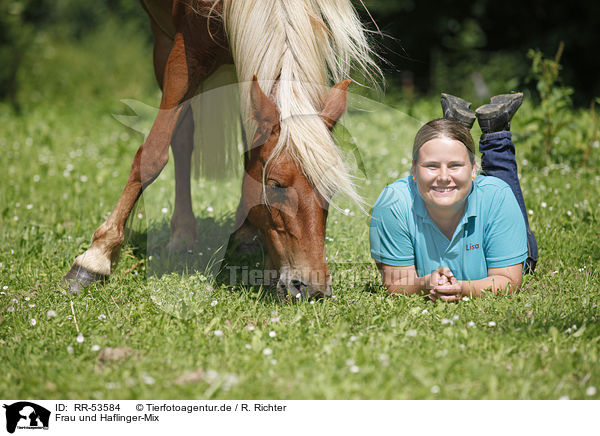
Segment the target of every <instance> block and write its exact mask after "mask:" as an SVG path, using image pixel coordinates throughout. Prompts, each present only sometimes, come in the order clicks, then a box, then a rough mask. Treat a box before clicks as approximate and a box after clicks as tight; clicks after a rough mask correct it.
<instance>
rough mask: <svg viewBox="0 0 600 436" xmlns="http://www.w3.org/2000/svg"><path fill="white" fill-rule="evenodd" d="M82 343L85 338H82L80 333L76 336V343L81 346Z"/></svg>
mask: <svg viewBox="0 0 600 436" xmlns="http://www.w3.org/2000/svg"><path fill="white" fill-rule="evenodd" d="M83 341H85V338H84V337H83V335H82V334H81V333H79V334H78V335H77V342H79V343H80V344H81V343H83Z"/></svg>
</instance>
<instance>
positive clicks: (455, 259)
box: [369, 175, 527, 280]
mask: <svg viewBox="0 0 600 436" xmlns="http://www.w3.org/2000/svg"><path fill="white" fill-rule="evenodd" d="M369 239H370V243H371V256H372V257H373V259H374V260H375V261H376V262H381V263H383V264H386V265H391V266H410V265H415V267H416V270H417V274H418V276H419V277H423V276H425V275H427V274H431V273H432V272H433V271H435V270H436V269H437V268H439V267H440V266H446V267H448V268H450V270H451V271H452V273H453V274H454V276H455V277H456V278H457V279H458V280H478V279H482V278H485V277H487V276H488V268H501V267H506V266H511V265H516V264H518V263H522V262H524V261H525V260H526V259H527V233H526V230H525V220H524V218H523V215H522V213H521V209H520V208H519V204H518V203H517V199H516V198H515V196H514V194H513V192H512V190H511V189H510V186H508V184H506V182H504V181H502V180H500V179H498V178H496V177H487V176H481V175H479V176H477V177H476V178H475V180H474V181H473V187H472V188H471V192H470V193H469V195H468V196H467V205H466V208H465V213H464V215H463V217H462V219H461V221H460V222H459V223H458V226H457V227H456V230H455V231H454V235H453V236H452V240H451V241H449V240H448V238H446V236H444V234H443V233H442V232H441V231H440V229H438V227H437V225H436V224H435V223H434V222H433V220H432V219H431V218H430V217H429V214H428V213H427V209H426V208H425V203H424V202H423V199H422V198H421V195H420V194H419V191H418V190H417V185H416V183H415V182H414V181H413V180H412V178H411V177H406V178H404V179H400V180H397V181H395V182H394V183H392V184H391V185H388V186H386V187H385V189H384V190H383V191H382V193H381V194H380V195H379V198H378V199H377V201H376V202H375V205H374V206H373V212H372V216H371V224H370V228H369Z"/></svg>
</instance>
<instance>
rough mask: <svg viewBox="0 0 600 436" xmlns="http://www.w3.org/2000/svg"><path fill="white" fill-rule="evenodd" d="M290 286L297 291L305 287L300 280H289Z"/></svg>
mask: <svg viewBox="0 0 600 436" xmlns="http://www.w3.org/2000/svg"><path fill="white" fill-rule="evenodd" d="M290 286H293V287H294V288H296V289H297V290H299V291H301V290H302V288H305V287H306V284H305V283H304V282H303V281H302V280H298V279H292V280H290Z"/></svg>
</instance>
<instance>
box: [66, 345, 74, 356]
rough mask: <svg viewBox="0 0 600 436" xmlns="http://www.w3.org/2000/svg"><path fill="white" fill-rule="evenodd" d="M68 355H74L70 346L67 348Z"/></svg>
mask: <svg viewBox="0 0 600 436" xmlns="http://www.w3.org/2000/svg"><path fill="white" fill-rule="evenodd" d="M67 353H69V354H73V347H71V346H70V345H69V346H68V347H67Z"/></svg>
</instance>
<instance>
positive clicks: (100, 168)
mask: <svg viewBox="0 0 600 436" xmlns="http://www.w3.org/2000/svg"><path fill="white" fill-rule="evenodd" d="M118 32H121V33H125V36H126V37H124V38H121V39H120V42H119V44H118V45H117V44H115V38H114V37H113V35H114V34H116V33H118ZM128 32H129V31H128V30H127V28H117V27H114V26H112V27H111V26H108V27H106V28H104V30H100V31H98V32H95V33H93V34H91V35H89V36H87V37H85V38H84V39H82V40H81V41H80V42H78V43H77V44H72V43H70V42H67V41H66V40H63V39H61V38H59V37H55V38H52V37H48V36H46V37H44V38H39V40H37V41H36V44H38V47H39V50H37V51H36V52H35V57H33V56H31V57H28V58H27V59H26V60H25V61H24V62H25V63H26V66H27V67H26V68H23V69H22V70H21V73H20V74H21V77H20V79H21V83H22V87H21V89H20V91H19V92H20V94H19V97H20V101H21V102H22V108H21V113H20V114H17V113H15V112H14V111H13V110H12V108H11V107H10V106H9V105H8V103H0V120H1V123H0V153H1V158H0V171H1V173H2V176H3V177H2V182H1V183H0V228H1V232H0V362H2V372H1V373H0V397H2V398H15V399H16V398H21V399H25V398H28V399H86V398H88V399H139V398H163V399H167V398H168V399H261V398H273V399H560V398H569V399H599V398H600V393H599V392H598V390H599V389H600V364H599V356H600V325H599V320H600V309H599V308H598V305H599V304H600V274H599V272H598V270H599V267H600V238H599V231H600V212H599V210H600V172H599V171H598V167H597V163H598V159H599V158H598V137H597V133H596V134H595V135H596V136H595V140H594V131H596V132H597V130H598V117H597V115H596V114H595V113H593V111H592V110H591V109H590V110H581V109H574V108H572V107H568V108H564V107H560V106H559V105H558V104H556V103H555V104H554V105H553V103H552V101H549V100H545V103H544V102H543V103H539V101H538V100H537V99H536V100H534V98H533V96H527V99H526V102H525V103H524V105H523V107H522V108H521V109H520V110H519V112H518V113H517V115H516V117H515V120H514V122H513V132H514V135H515V142H516V144H517V153H518V162H519V170H520V174H521V182H522V186H523V191H524V193H525V200H526V203H527V207H528V209H529V219H530V222H531V226H532V229H533V231H534V233H535V234H536V237H537V240H538V244H539V247H540V260H539V263H538V266H537V270H536V272H535V274H534V275H529V276H526V277H525V280H524V284H523V287H522V290H521V292H519V293H517V294H515V295H498V296H489V297H486V298H482V299H478V300H470V301H462V302H461V303H460V304H441V303H438V304H435V303H433V302H430V301H428V300H425V299H424V298H422V297H418V296H415V297H406V296H397V295H388V294H387V293H386V292H385V291H384V289H383V287H382V286H381V281H380V279H379V277H378V274H377V271H376V269H375V267H374V264H373V263H372V261H371V260H370V256H369V244H368V222H369V218H368V214H365V213H363V212H361V211H360V209H359V208H357V207H356V206H355V205H352V204H348V203H347V202H345V201H344V199H341V198H340V199H338V200H336V206H337V207H336V208H331V209H330V213H329V219H328V227H327V239H326V248H327V257H328V261H329V264H330V267H331V270H332V274H333V288H334V298H331V299H327V300H325V301H298V302H293V303H281V302H279V301H277V300H276V299H275V298H273V296H272V295H271V294H270V293H269V292H268V290H266V289H262V288H261V287H256V286H254V287H251V286H246V285H245V284H244V283H241V284H237V285H235V286H230V285H229V284H228V282H227V280H225V281H223V280H221V281H219V280H216V281H215V280H214V277H213V276H212V275H211V273H210V270H211V267H212V266H218V265H219V261H220V259H221V258H222V257H223V251H224V248H223V244H226V243H227V238H228V234H229V233H228V232H229V231H230V230H231V228H232V225H233V213H234V211H235V207H236V205H237V201H238V199H239V192H240V185H239V180H238V179H236V178H232V179H231V180H226V181H210V180H204V179H202V178H200V179H199V180H194V181H193V199H194V208H195V212H196V216H197V222H198V230H199V235H200V242H199V244H198V246H197V247H196V248H195V249H194V250H193V251H192V253H186V254H185V255H184V256H182V257H180V258H178V259H175V260H173V259H170V258H169V257H168V254H166V253H165V252H164V249H163V247H164V245H165V244H166V242H167V241H168V237H169V230H168V229H169V220H170V216H171V213H172V210H173V204H174V198H173V192H174V180H173V164H172V160H171V161H169V164H168V165H167V167H166V168H165V170H164V171H163V173H162V174H161V176H160V177H159V179H158V180H157V181H156V182H155V184H153V185H152V186H151V187H150V188H149V189H148V191H147V192H146V193H145V194H144V197H143V199H142V202H141V203H140V205H139V207H138V208H137V209H136V210H135V211H134V214H133V216H132V219H131V221H130V223H129V228H130V229H131V232H130V237H129V240H128V242H127V244H125V246H124V247H123V251H122V254H121V259H120V262H119V264H118V267H117V268H116V269H115V270H114V273H113V275H112V276H111V278H110V279H109V280H108V281H107V282H106V284H104V285H103V286H95V285H93V286H91V287H89V288H87V289H86V290H85V291H84V292H82V293H81V294H78V295H69V294H66V293H64V292H60V289H59V288H58V286H57V283H58V282H59V281H60V279H61V278H62V276H63V275H64V274H65V273H66V272H67V271H68V270H69V268H70V267H71V263H72V261H73V259H74V258H75V257H76V256H77V255H79V254H80V253H82V252H83V251H84V250H85V249H86V248H87V247H88V246H89V243H90V239H91V235H92V233H93V231H94V230H95V228H96V227H97V226H98V225H99V224H100V223H101V222H102V221H103V220H104V219H105V218H106V216H107V215H108V213H109V212H110V210H111V209H112V207H113V205H114V204H115V202H116V200H117V198H118V196H119V195H120V193H121V190H122V188H123V186H124V184H125V181H126V179H127V176H128V172H129V168H130V165H131V161H132V159H133V156H134V154H135V151H136V150H137V148H138V146H139V145H140V144H141V143H142V141H143V134H141V133H139V131H145V130H146V129H148V128H149V126H150V123H151V118H150V117H144V116H140V117H139V118H136V123H138V124H139V125H138V128H137V131H136V130H135V129H131V128H129V127H127V126H125V125H123V123H121V122H119V121H118V120H117V119H116V118H115V117H114V116H113V114H118V115H125V116H135V115H136V114H135V112H134V111H132V110H131V109H130V108H128V106H127V105H125V104H124V103H122V102H121V100H122V99H134V100H137V101H139V102H141V103H144V104H145V105H149V106H152V107H157V106H158V102H159V98H160V95H159V92H158V88H157V86H156V84H155V82H154V77H153V73H152V66H151V56H152V55H151V48H150V47H149V46H148V44H147V42H146V41H144V40H143V39H142V38H140V37H137V36H136V35H135V34H133V33H131V32H129V34H128ZM355 91H356V90H355ZM507 91H508V90H507ZM384 101H385V104H384V103H375V99H374V98H373V99H368V98H366V97H361V96H358V95H354V96H353V97H352V98H351V99H350V108H349V111H348V114H347V115H345V117H344V118H343V120H342V124H343V125H344V127H345V128H346V129H347V131H348V132H350V134H351V135H352V137H353V138H354V143H355V144H356V147H355V148H354V146H348V145H347V146H346V147H345V149H346V151H347V154H348V157H349V162H350V165H351V166H353V167H354V170H355V171H354V172H355V175H356V176H357V185H358V186H359V188H360V191H361V193H362V194H363V195H364V197H365V199H366V201H367V202H369V203H370V204H372V203H373V202H374V200H375V199H376V197H377V195H378V194H379V192H380V191H381V190H382V189H383V187H384V186H385V185H387V184H388V183H391V182H392V181H394V180H396V179H397V178H399V177H403V176H405V175H406V174H407V173H408V171H409V169H410V147H411V144H412V139H413V136H414V134H415V132H416V130H417V129H418V128H419V126H420V125H421V123H423V122H426V121H428V120H430V119H432V118H437V117H439V116H440V115H441V109H440V107H439V97H437V96H429V97H418V98H417V99H416V100H415V101H414V102H412V103H411V104H408V103H407V102H406V99H404V98H403V97H402V94H401V93H400V92H390V93H389V95H387V96H386V97H385V99H384ZM483 103H484V102H483V101H481V102H477V104H483ZM544 105H545V106H544ZM559 118H560V119H559ZM563 119H566V120H567V122H565V123H563V122H562V120H563ZM548 126H550V127H552V128H553V129H555V130H553V131H552V132H553V136H552V138H551V139H552V140H551V142H550V144H549V146H550V147H551V148H550V150H549V151H548V149H547V148H546V145H545V143H544V138H545V137H544V132H545V130H544V129H545V128H546V127H548ZM590 132H591V133H590ZM473 134H474V137H475V139H476V140H477V139H478V137H479V135H480V132H479V131H478V130H477V127H476V128H474V130H473ZM340 135H342V136H343V135H346V136H347V134H345V133H344V134H340ZM347 139H348V137H346V138H345V143H346V144H348V143H349V141H347ZM594 141H595V142H594ZM546 153H547V154H546ZM261 260H262V259H260V258H259V259H252V260H251V265H249V266H250V268H253V267H254V265H255V264H254V262H258V263H260V262H261ZM224 271H225V274H229V273H231V271H232V270H231V269H224ZM235 271H236V273H238V272H239V274H240V275H241V274H242V272H243V269H242V268H239V269H237V270H235Z"/></svg>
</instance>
